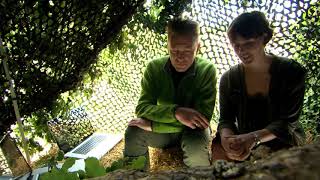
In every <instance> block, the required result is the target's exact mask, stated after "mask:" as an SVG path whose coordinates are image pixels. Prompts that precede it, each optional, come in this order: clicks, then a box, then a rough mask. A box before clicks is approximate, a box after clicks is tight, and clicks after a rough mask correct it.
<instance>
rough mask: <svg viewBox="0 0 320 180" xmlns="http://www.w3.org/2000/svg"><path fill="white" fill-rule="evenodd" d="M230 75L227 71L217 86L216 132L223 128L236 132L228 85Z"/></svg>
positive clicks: (229, 85) (233, 109) (229, 84)
mask: <svg viewBox="0 0 320 180" xmlns="http://www.w3.org/2000/svg"><path fill="white" fill-rule="evenodd" d="M230 73H231V71H230V70H229V71H227V72H226V73H224V74H223V75H222V77H221V79H220V86H219V105H220V118H219V124H218V132H220V130H221V129H223V128H228V129H231V130H232V131H233V132H236V131H237V130H236V129H237V128H236V125H235V122H236V116H235V113H236V112H235V108H234V107H233V103H232V97H231V93H230V92H232V89H231V88H232V87H231V83H230Z"/></svg>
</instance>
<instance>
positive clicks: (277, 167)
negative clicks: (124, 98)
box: [93, 142, 320, 180]
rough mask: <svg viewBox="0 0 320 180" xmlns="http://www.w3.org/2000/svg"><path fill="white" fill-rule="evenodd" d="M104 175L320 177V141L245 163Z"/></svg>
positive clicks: (146, 178) (246, 179)
mask: <svg viewBox="0 0 320 180" xmlns="http://www.w3.org/2000/svg"><path fill="white" fill-rule="evenodd" d="M102 179H108V180H111V179H115V180H120V179H126V180H127V179H141V180H151V179H152V180H154V179H157V180H168V179H187V180H189V179H190V180H193V179H205V180H207V179H208V180H209V179H210V180H215V179H240V180H253V179H260V180H278V179H284V180H320V142H316V143H313V144H309V145H305V146H303V147H293V148H291V149H288V150H281V151H278V152H275V153H272V154H269V155H267V156H266V157H263V158H262V159H258V160H252V161H245V162H242V163H234V162H227V161H223V160H219V161H215V162H214V163H213V165H212V166H208V167H199V168H187V169H181V170H170V171H160V172H141V171H136V170H117V171H114V172H111V173H108V174H107V175H105V176H103V177H99V178H93V180H102Z"/></svg>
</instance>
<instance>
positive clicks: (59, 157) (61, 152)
mask: <svg viewBox="0 0 320 180" xmlns="http://www.w3.org/2000/svg"><path fill="white" fill-rule="evenodd" d="M63 158H64V152H63V151H61V150H60V151H59V152H58V155H57V161H62V160H63Z"/></svg>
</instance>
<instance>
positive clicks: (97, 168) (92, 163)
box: [85, 157, 106, 178]
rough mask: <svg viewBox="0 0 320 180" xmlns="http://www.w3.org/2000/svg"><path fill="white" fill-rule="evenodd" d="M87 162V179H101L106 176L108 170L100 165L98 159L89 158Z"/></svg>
mask: <svg viewBox="0 0 320 180" xmlns="http://www.w3.org/2000/svg"><path fill="white" fill-rule="evenodd" d="M85 162H86V174H87V175H86V177H88V178H92V177H99V176H103V175H105V174H106V170H105V169H104V168H103V167H102V166H101V165H100V162H99V160H98V159H97V158H92V157H91V158H87V159H86V160H85Z"/></svg>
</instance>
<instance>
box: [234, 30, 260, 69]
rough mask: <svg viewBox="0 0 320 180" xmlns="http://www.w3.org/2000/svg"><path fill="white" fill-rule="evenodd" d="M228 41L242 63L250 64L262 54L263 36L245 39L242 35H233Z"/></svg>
mask: <svg viewBox="0 0 320 180" xmlns="http://www.w3.org/2000/svg"><path fill="white" fill-rule="evenodd" d="M230 41H231V44H232V47H233V49H234V51H235V52H236V54H237V55H238V57H239V58H240V60H241V61H242V62H243V63H244V64H250V63H252V62H253V61H255V60H256V59H257V58H259V57H261V55H263V54H264V47H265V44H264V42H263V41H264V39H263V37H258V38H249V39H245V38H243V37H242V36H235V38H234V39H232V40H231V39H230Z"/></svg>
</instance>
